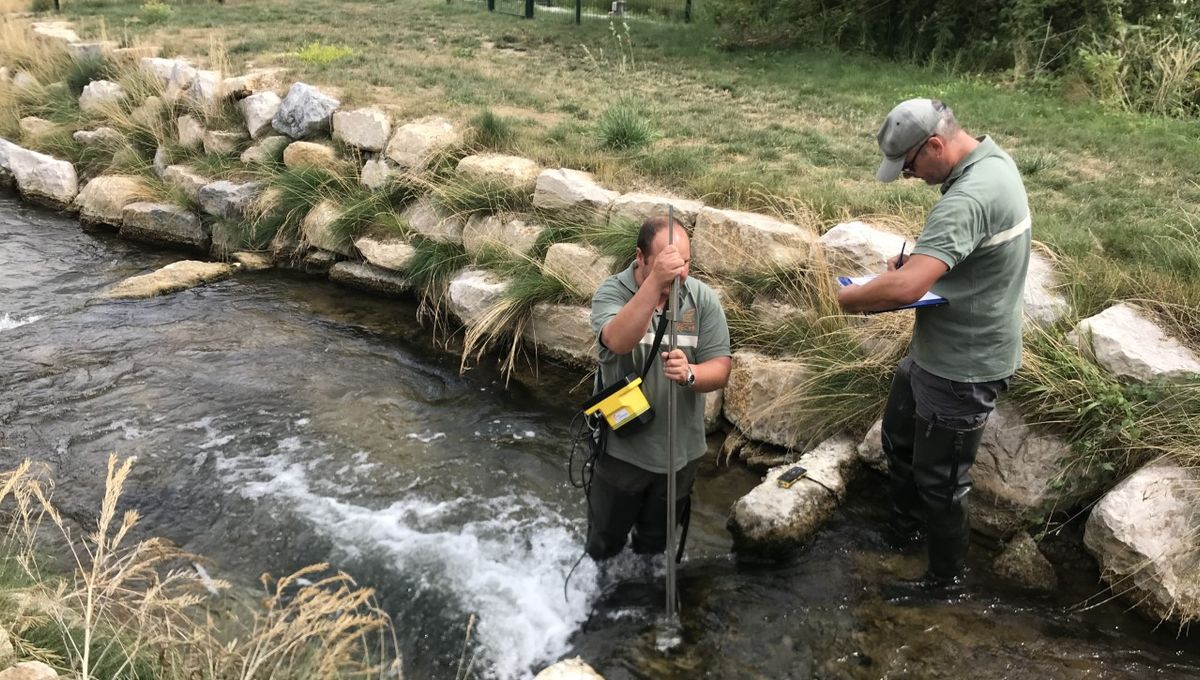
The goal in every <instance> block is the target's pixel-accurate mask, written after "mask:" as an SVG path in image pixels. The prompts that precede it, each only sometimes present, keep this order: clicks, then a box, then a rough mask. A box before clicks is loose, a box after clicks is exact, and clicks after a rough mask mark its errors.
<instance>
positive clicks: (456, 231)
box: [400, 198, 463, 243]
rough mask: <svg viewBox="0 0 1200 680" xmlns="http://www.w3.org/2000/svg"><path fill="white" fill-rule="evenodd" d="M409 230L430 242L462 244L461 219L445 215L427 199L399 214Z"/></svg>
mask: <svg viewBox="0 0 1200 680" xmlns="http://www.w3.org/2000/svg"><path fill="white" fill-rule="evenodd" d="M400 219H402V220H403V221H404V222H405V223H406V224H408V226H409V228H411V229H412V230H413V231H415V232H416V233H418V234H420V235H421V236H423V237H425V238H427V239H430V240H432V241H441V242H444V243H462V231H463V223H462V219H461V218H459V217H457V216H455V215H448V214H446V213H445V212H444V211H443V210H442V209H441V208H439V207H438V206H437V205H436V204H435V203H434V202H433V201H431V200H430V199H428V198H419V199H417V200H416V201H414V202H413V203H412V205H410V206H408V207H407V208H405V209H404V212H402V213H400Z"/></svg>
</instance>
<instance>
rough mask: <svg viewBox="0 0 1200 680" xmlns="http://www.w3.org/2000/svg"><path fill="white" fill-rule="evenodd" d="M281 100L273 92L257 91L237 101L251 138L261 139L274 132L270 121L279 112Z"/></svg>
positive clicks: (272, 120)
mask: <svg viewBox="0 0 1200 680" xmlns="http://www.w3.org/2000/svg"><path fill="white" fill-rule="evenodd" d="M282 104H283V100H282V99H280V98H279V95H277V94H275V93H274V92H270V91H267V92H257V93H255V94H252V95H250V96H249V97H246V98H245V99H242V100H241V101H239V102H238V103H237V106H238V109H239V110H240V111H241V112H242V120H244V121H245V122H246V131H247V132H249V133H250V137H252V138H253V139H261V138H262V137H266V136H267V135H270V134H271V133H272V132H274V130H275V128H274V127H273V126H272V123H273V122H274V120H275V116H276V115H277V114H278V113H279V107H280V106H281V105H282Z"/></svg>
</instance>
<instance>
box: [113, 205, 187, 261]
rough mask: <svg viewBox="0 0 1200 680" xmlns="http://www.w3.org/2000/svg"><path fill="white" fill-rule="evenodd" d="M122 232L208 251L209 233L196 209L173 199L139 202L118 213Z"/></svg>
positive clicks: (124, 234)
mask: <svg viewBox="0 0 1200 680" xmlns="http://www.w3.org/2000/svg"><path fill="white" fill-rule="evenodd" d="M121 236H124V237H126V238H134V239H141V240H146V241H154V242H157V243H169V244H176V245H185V246H191V247H193V248H197V249H199V250H201V251H205V252H207V251H208V245H209V233H208V230H207V229H205V228H204V225H203V224H202V223H201V222H200V217H199V216H198V215H196V214H195V213H193V212H191V211H189V210H185V209H184V208H181V207H179V206H177V205H174V204H172V203H152V202H139V203H131V204H129V205H127V206H125V210H124V211H122V213H121Z"/></svg>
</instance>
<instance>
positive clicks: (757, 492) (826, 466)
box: [729, 435, 858, 554]
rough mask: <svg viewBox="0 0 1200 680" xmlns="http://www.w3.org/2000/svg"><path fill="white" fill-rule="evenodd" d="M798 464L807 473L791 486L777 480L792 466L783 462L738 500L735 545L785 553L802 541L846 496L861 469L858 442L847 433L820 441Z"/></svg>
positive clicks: (732, 519)
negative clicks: (856, 473) (781, 484)
mask: <svg viewBox="0 0 1200 680" xmlns="http://www.w3.org/2000/svg"><path fill="white" fill-rule="evenodd" d="M797 463H798V464H799V465H802V466H804V467H805V468H806V469H807V470H808V473H807V475H806V476H805V478H804V479H802V480H801V481H799V482H797V483H796V484H794V485H792V487H791V488H787V489H785V488H782V487H780V486H779V485H778V484H777V483H776V480H777V479H778V478H779V475H781V474H783V472H784V471H786V470H787V469H788V466H786V465H784V466H780V467H777V468H774V469H772V470H771V471H770V472H768V473H767V477H766V480H764V481H763V483H762V484H759V485H758V486H756V487H754V489H752V490H751V491H750V493H748V494H746V495H745V496H743V497H741V498H740V499H738V501H737V502H736V503H734V504H733V509H732V511H731V512H730V515H729V530H730V532H731V533H732V534H733V545H734V549H735V550H737V551H739V552H754V553H761V554H786V553H787V552H789V551H790V550H792V549H794V548H797V547H799V546H800V545H803V544H804V543H805V542H806V541H807V540H808V539H809V538H811V537H812V536H813V535H814V534H816V533H817V531H818V530H819V529H820V528H821V525H822V524H824V522H825V520H826V519H828V518H829V516H830V515H831V514H833V511H834V509H835V508H836V507H837V506H838V505H839V504H840V503H841V502H842V501H844V500H845V498H846V487H847V486H848V485H849V484H850V482H851V481H852V480H853V478H854V475H855V472H856V470H857V469H858V457H857V454H856V452H855V450H854V442H852V441H851V440H850V439H849V438H847V437H845V436H842V435H839V436H836V437H832V438H830V439H827V440H825V441H823V442H821V443H820V444H818V445H817V447H816V448H814V449H813V450H812V451H809V452H808V453H805V454H804V455H803V456H801V457H800V459H799V460H798V461H797Z"/></svg>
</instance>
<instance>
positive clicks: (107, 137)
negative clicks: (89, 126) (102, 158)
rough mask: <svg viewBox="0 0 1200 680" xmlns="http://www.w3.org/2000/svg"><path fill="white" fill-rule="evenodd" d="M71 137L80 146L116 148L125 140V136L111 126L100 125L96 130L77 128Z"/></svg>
mask: <svg viewBox="0 0 1200 680" xmlns="http://www.w3.org/2000/svg"><path fill="white" fill-rule="evenodd" d="M71 139H74V140H75V142H76V143H78V144H79V145H80V146H92V147H107V148H110V149H111V148H115V147H116V146H118V145H119V144H121V143H122V142H124V141H125V137H124V136H123V135H122V134H121V133H120V132H117V131H116V130H114V129H113V128H110V127H106V126H105V127H98V128H96V129H95V130H76V131H75V132H74V133H73V134H72V135H71Z"/></svg>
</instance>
